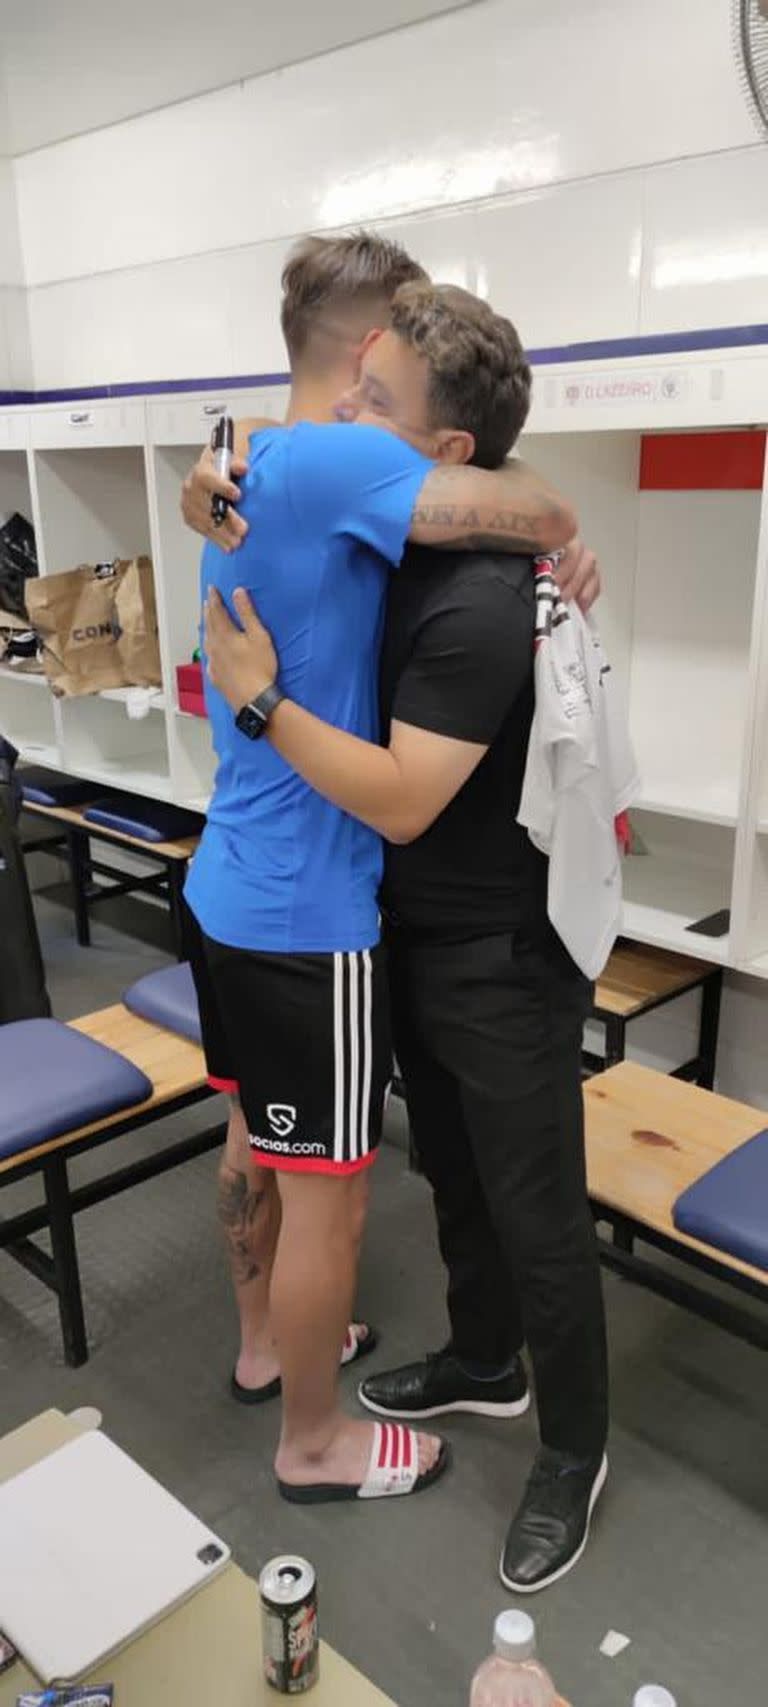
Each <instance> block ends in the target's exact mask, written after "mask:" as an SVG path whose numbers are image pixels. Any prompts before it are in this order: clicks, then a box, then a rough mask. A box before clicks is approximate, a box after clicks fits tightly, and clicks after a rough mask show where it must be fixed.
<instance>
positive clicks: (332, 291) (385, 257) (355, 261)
mask: <svg viewBox="0 0 768 1707" xmlns="http://www.w3.org/2000/svg"><path fill="white" fill-rule="evenodd" d="M418 280H427V274H426V273H425V271H424V268H423V267H420V266H419V263H418V261H414V260H412V259H411V256H410V255H409V254H408V253H407V252H406V250H405V249H403V248H402V247H401V245H400V244H399V243H392V242H390V241H389V239H388V238H385V237H377V236H375V234H374V233H373V232H370V231H357V232H354V233H353V234H352V236H350V237H305V238H304V239H303V240H302V242H300V243H298V244H297V245H296V247H295V248H294V249H293V250H292V251H291V254H290V255H289V257H288V260H287V261H286V264H285V266H284V268H283V277H282V288H283V302H282V310H281V316H280V318H281V324H282V328H283V337H284V338H285V342H286V346H287V349H288V355H289V357H290V360H291V365H294V364H295V363H297V362H301V360H302V358H303V357H304V356H305V355H306V354H307V351H308V348H309V346H310V345H311V342H312V336H313V332H315V331H319V330H322V328H323V324H324V323H328V322H329V321H333V322H335V323H337V324H338V325H342V324H343V325H345V326H346V325H348V327H349V331H350V335H351V336H358V337H363V336H364V334H365V332H367V331H370V330H371V328H372V327H373V326H375V325H377V324H380V323H381V321H382V319H384V320H386V321H388V320H389V311H390V305H391V302H392V298H393V296H394V294H395V291H396V290H398V289H399V288H400V286H401V285H403V284H406V283H408V282H412V281H418Z"/></svg>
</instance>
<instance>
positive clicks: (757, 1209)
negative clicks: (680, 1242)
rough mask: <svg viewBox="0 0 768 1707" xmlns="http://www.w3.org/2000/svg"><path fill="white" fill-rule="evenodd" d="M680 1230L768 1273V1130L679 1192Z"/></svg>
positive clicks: (677, 1217)
mask: <svg viewBox="0 0 768 1707" xmlns="http://www.w3.org/2000/svg"><path fill="white" fill-rule="evenodd" d="M672 1219H673V1221H674V1223H675V1226H676V1228H677V1231H678V1233H686V1234H687V1235H688V1237H689V1238H690V1239H698V1240H699V1242H700V1243H701V1244H705V1245H714V1246H715V1249H716V1250H718V1251H724V1252H725V1254H726V1255H727V1256H729V1257H738V1258H739V1260H740V1261H741V1262H745V1263H749V1264H750V1265H751V1266H752V1267H753V1268H760V1269H765V1271H766V1273H768V1132H766V1131H765V1130H763V1131H762V1132H757V1133H756V1134H755V1136H754V1138H748V1139H747V1142H746V1144H740V1145H739V1146H738V1148H737V1149H736V1150H732V1151H731V1153H730V1155H729V1156H724V1157H723V1159H722V1161H721V1162H716V1163H715V1165H714V1167H713V1168H710V1169H709V1171H708V1173H706V1174H702V1177H701V1179H698V1180H696V1181H695V1182H694V1184H693V1185H689V1186H688V1187H687V1188H686V1190H685V1191H683V1192H681V1193H680V1196H679V1197H678V1199H677V1202H676V1204H675V1206H674V1209H673V1211H672Z"/></svg>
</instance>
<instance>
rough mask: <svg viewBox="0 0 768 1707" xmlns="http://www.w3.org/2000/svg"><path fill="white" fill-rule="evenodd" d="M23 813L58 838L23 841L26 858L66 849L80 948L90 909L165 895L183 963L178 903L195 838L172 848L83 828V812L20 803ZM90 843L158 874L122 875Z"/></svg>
mask: <svg viewBox="0 0 768 1707" xmlns="http://www.w3.org/2000/svg"><path fill="white" fill-rule="evenodd" d="M24 811H25V812H29V813H31V814H32V815H33V816H34V817H35V818H37V819H38V820H42V819H45V820H47V821H48V823H51V824H54V825H56V827H57V830H58V832H59V833H58V835H56V836H49V837H47V838H44V839H41V840H39V841H26V842H25V844H24V851H25V853H34V852H38V853H53V852H54V851H55V850H56V849H57V848H59V847H61V846H62V844H64V845H65V846H66V848H67V851H68V855H69V869H70V876H71V882H72V902H73V907H74V914H75V929H76V932H77V940H78V942H79V943H80V946H81V947H82V948H87V947H88V946H89V944H90V941H91V926H90V916H89V909H90V908H91V907H94V906H96V905H97V904H98V903H99V902H101V901H114V900H116V899H117V898H118V896H121V895H135V894H145V895H146V894H150V895H156V894H158V893H160V894H163V893H165V894H167V897H168V902H169V906H170V912H171V927H172V931H173V944H174V950H175V953H176V955H177V957H178V959H179V960H183V959H184V930H183V910H182V897H183V893H184V883H185V879H186V875H187V866H188V864H189V861H190V859H191V858H192V855H193V853H194V852H195V849H196V847H197V846H198V844H199V840H200V838H199V836H187V837H185V838H183V839H182V840H181V841H177V842H148V841H144V840H142V839H141V838H139V837H138V836H129V835H126V833H125V832H124V831H122V830H109V829H107V828H106V826H103V825H101V824H91V823H89V822H87V821H86V819H85V818H84V816H83V813H84V811H85V807H77V806H39V805H37V804H36V803H33V802H32V801H25V802H24ZM92 841H99V842H107V843H108V842H111V843H112V844H113V845H114V844H115V843H117V844H118V845H119V846H121V847H125V848H130V849H131V851H132V852H133V853H137V854H140V855H141V858H142V859H146V860H149V861H154V862H155V864H159V865H160V867H161V870H160V871H158V872H151V873H149V874H148V875H139V874H137V873H132V872H127V871H122V870H120V868H119V867H117V866H114V865H109V864H108V863H107V862H106V861H104V860H98V859H94V858H93V855H92V853H91V842H92ZM94 874H96V875H98V876H99V877H103V878H107V879H108V882H106V883H99V884H96V883H94V881H93V878H94Z"/></svg>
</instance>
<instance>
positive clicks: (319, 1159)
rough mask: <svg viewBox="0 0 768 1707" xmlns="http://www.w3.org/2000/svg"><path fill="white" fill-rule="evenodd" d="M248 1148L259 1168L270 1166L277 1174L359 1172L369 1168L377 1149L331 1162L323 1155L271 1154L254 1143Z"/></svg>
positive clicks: (339, 1173)
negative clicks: (355, 1158) (347, 1159)
mask: <svg viewBox="0 0 768 1707" xmlns="http://www.w3.org/2000/svg"><path fill="white" fill-rule="evenodd" d="M250 1149H251V1155H252V1157H253V1160H254V1162H255V1163H256V1164H257V1165H258V1166H259V1167H260V1168H272V1169H273V1170H274V1172H275V1173H278V1174H279V1173H285V1174H337V1175H339V1176H341V1175H343V1174H359V1173H362V1170H363V1168H369V1167H370V1166H371V1164H372V1162H375V1160H376V1157H377V1155H378V1151H377V1150H371V1151H370V1153H369V1154H368V1155H367V1156H361V1157H360V1158H359V1159H358V1160H357V1161H356V1162H331V1161H328V1159H327V1158H326V1157H325V1156H271V1155H267V1153H266V1152H262V1151H261V1150H259V1149H257V1147H256V1145H255V1144H252V1145H251V1147H250Z"/></svg>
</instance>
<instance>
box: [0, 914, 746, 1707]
mask: <svg viewBox="0 0 768 1707" xmlns="http://www.w3.org/2000/svg"><path fill="white" fill-rule="evenodd" d="M38 915H39V922H40V929H41V934H42V939H43V944H44V950H45V955H46V961H47V965H48V968H49V973H50V985H51V990H52V994H53V998H54V1002H55V1009H56V1013H57V1015H58V1016H59V1017H61V1018H69V1017H71V1016H74V1015H76V1014H78V1013H82V1012H85V1011H87V1010H89V1009H93V1008H95V1007H98V1006H100V1005H102V1004H105V1003H107V1002H109V1001H111V1000H114V999H116V998H117V996H118V995H119V993H120V991H121V989H122V988H123V986H124V985H125V983H126V982H129V981H130V980H131V979H132V978H134V977H136V976H138V975H139V974H140V973H141V972H142V971H144V970H148V969H149V968H151V967H153V966H155V965H158V964H161V963H162V962H163V960H164V958H165V954H164V946H165V945H164V939H163V926H164V921H163V916H162V914H160V913H159V912H158V911H157V910H155V909H153V908H151V907H147V906H146V905H144V906H142V905H141V904H134V905H133V906H131V904H129V903H125V904H124V911H123V912H122V914H120V915H119V916H118V917H119V922H120V924H121V927H122V928H121V930H120V931H118V930H117V929H116V928H115V923H116V916H115V912H114V910H112V911H111V912H107V913H104V912H102V914H101V915H100V917H99V922H98V923H97V924H96V926H95V931H94V946H93V947H92V948H91V949H90V950H79V949H77V947H76V946H75V945H74V944H73V939H72V924H71V916H70V914H69V912H68V910H67V909H66V907H65V906H64V905H63V904H61V901H60V900H59V899H56V898H51V897H50V894H48V895H47V896H46V898H41V897H38ZM128 932H130V934H127V933H128ZM137 933H138V934H137ZM1 1094H2V1090H1V1088H0V1095H1ZM193 1119H194V1120H197V1121H201V1122H206V1123H207V1122H208V1121H209V1119H210V1107H209V1108H208V1109H205V1108H203V1109H202V1110H197V1111H196V1112H195V1113H194V1114H193V1115H191V1116H181V1117H177V1118H176V1126H177V1129H178V1125H179V1121H181V1122H185V1123H186V1125H187V1127H189V1125H190V1124H191V1121H192V1120H193ZM393 1121H394V1126H393V1129H392V1132H391V1134H390V1136H391V1137H392V1139H393V1142H392V1143H391V1144H390V1145H388V1146H387V1147H386V1148H385V1151H384V1154H383V1156H382V1159H381V1162H380V1164H379V1167H378V1169H377V1175H376V1180H375V1192H374V1204H373V1213H372V1217H371V1224H370V1232H369V1236H368V1240H367V1245H366V1250H365V1256H364V1263H363V1272H362V1279H361V1288H360V1303H361V1308H362V1310H363V1311H364V1312H365V1314H366V1316H367V1317H368V1319H370V1320H371V1321H373V1322H375V1323H376V1324H377V1326H378V1327H379V1328H380V1330H381V1332H382V1347H381V1352H380V1354H379V1355H380V1358H381V1362H382V1366H383V1365H384V1364H385V1363H389V1362H397V1361H400V1360H401V1359H404V1358H405V1357H407V1356H411V1355H413V1354H419V1353H421V1352H422V1351H423V1350H424V1349H425V1348H427V1347H434V1346H436V1345H437V1344H438V1343H439V1342H440V1339H441V1336H442V1335H443V1333H444V1322H443V1313H442V1301H441V1275H440V1269H439V1266H438V1261H437V1256H436V1250H435V1243H434V1237H433V1231H432V1224H431V1218H430V1204H429V1200H428V1197H427V1193H426V1191H425V1189H424V1186H423V1184H422V1182H420V1181H419V1180H418V1179H416V1178H413V1177H412V1176H410V1175H409V1174H408V1172H407V1169H406V1165H405V1156H404V1153H403V1150H402V1137H403V1133H402V1117H401V1115H400V1114H399V1113H398V1112H397V1111H395V1114H394V1115H393ZM157 1141H158V1140H157V1135H155V1136H154V1137H152V1138H150V1137H148V1136H147V1135H146V1134H144V1135H142V1136H141V1139H140V1141H138V1140H131V1139H123V1140H120V1141H119V1143H116V1144H115V1145H114V1146H113V1147H112V1150H113V1156H114V1161H115V1162H117V1161H118V1159H122V1158H123V1156H124V1155H125V1154H127V1153H131V1154H135V1153H137V1151H138V1150H139V1148H140V1147H141V1146H145V1145H149V1144H150V1143H156V1142H157ZM398 1141H399V1142H398ZM118 1152H119V1158H118ZM215 1167H216V1160H215V1157H214V1156H208V1157H205V1158H203V1159H201V1160H199V1161H195V1162H192V1163H189V1164H187V1166H186V1167H184V1168H181V1169H177V1170H175V1171H174V1172H173V1173H170V1174H167V1175H166V1176H165V1177H163V1178H161V1179H159V1180H156V1181H153V1182H151V1183H149V1184H147V1185H144V1186H142V1187H140V1188H137V1189H136V1190H134V1191H133V1192H131V1193H128V1194H126V1195H124V1196H121V1197H118V1198H116V1199H113V1200H112V1201H111V1202H109V1203H106V1204H102V1205H100V1206H99V1207H97V1208H95V1209H92V1210H90V1211H88V1213H86V1214H84V1215H83V1216H82V1217H81V1219H80V1222H79V1246H80V1252H81V1259H82V1271H83V1279H84V1289H85V1298H86V1309H87V1317H88V1327H89V1332H90V1338H91V1347H92V1354H91V1358H90V1362H89V1363H88V1364H87V1365H86V1366H85V1368H83V1369H80V1370H68V1369H66V1368H65V1367H64V1365H63V1362H62V1357H61V1350H60V1343H59V1335H58V1324H57V1316H56V1309H55V1305H54V1302H53V1300H52V1299H51V1298H50V1297H49V1295H48V1294H46V1293H45V1292H44V1291H43V1290H42V1289H41V1288H40V1287H39V1286H38V1285H37V1283H36V1282H35V1281H33V1280H32V1279H31V1278H30V1277H29V1276H28V1275H26V1274H25V1273H23V1272H22V1271H21V1270H20V1269H18V1268H17V1267H16V1265H14V1264H12V1263H11V1262H10V1261H9V1260H8V1258H7V1257H5V1256H3V1255H2V1253H0V1420H1V1421H2V1427H3V1430H6V1429H8V1428H11V1427H13V1426H14V1425H16V1424H18V1423H20V1422H22V1421H23V1420H24V1419H25V1418H27V1417H29V1416H31V1415H33V1414H34V1413H36V1412H37V1411H39V1410H41V1409H42V1408H44V1407H45V1406H48V1405H58V1406H60V1407H62V1408H63V1409H65V1410H68V1409H71V1408H73V1407H74V1406H77V1405H82V1404H86V1403H87V1404H94V1405H96V1406H98V1407H99V1409H100V1410H101V1411H102V1412H103V1415H104V1421H105V1426H106V1428H107V1429H108V1430H109V1432H110V1433H111V1434H112V1435H113V1436H114V1437H115V1439H116V1440H118V1441H119V1442H120V1444H121V1445H123V1446H124V1447H125V1448H127V1449H128V1450H129V1451H130V1452H132V1453H133V1454H134V1455H135V1456H136V1457H137V1458H139V1459H140V1460H141V1462H142V1463H143V1464H144V1465H146V1467H147V1468H148V1469H150V1470H151V1471H153V1472H154V1473H155V1474H156V1475H158V1476H159V1477H160V1478H161V1479H162V1480H163V1481H165V1482H166V1483H167V1484H168V1485H169V1487H171V1488H172V1489H173V1490H174V1491H175V1492H176V1493H177V1494H178V1495H179V1496H180V1497H181V1498H182V1499H184V1500H186V1501H187V1502H188V1503H189V1504H190V1505H192V1506H193V1507H194V1508H195V1509H196V1510H197V1511H199V1512H200V1514H201V1515H202V1516H204V1517H205V1518H206V1519H207V1520H208V1521H209V1522H210V1523H211V1524H212V1525H213V1526H214V1527H215V1528H217V1529H218V1530H219V1531H220V1532H221V1533H222V1534H223V1535H224V1536H225V1537H226V1539H227V1540H228V1541H229V1542H230V1543H231V1545H232V1547H233V1549H234V1552H235V1554H236V1557H237V1558H238V1560H239V1561H240V1563H241V1564H242V1565H243V1566H244V1567H245V1568H246V1569H247V1570H249V1571H251V1572H256V1571H257V1570H258V1568H259V1565H260V1564H261V1563H262V1562H263V1561H264V1560H265V1559H266V1558H268V1557H269V1556H270V1555H272V1554H273V1553H275V1552H277V1551H283V1550H288V1551H297V1552H300V1553H303V1554H305V1555H306V1556H307V1557H309V1558H310V1559H311V1560H313V1561H314V1563H315V1565H316V1567H317V1570H318V1573H319V1579H320V1585H321V1595H322V1625H323V1631H324V1634H325V1635H326V1636H327V1637H328V1639H329V1640H330V1641H331V1642H332V1643H333V1644H334V1646H336V1647H337V1648H339V1649H340V1650H341V1651H342V1652H343V1653H344V1654H345V1655H347V1656H348V1658H350V1659H351V1660H353V1661H354V1662H355V1663H356V1664H358V1665H359V1666H360V1667H361V1668H362V1669H364V1670H365V1671H366V1672H367V1673H368V1675H369V1676H371V1677H372V1678H373V1679H374V1680H375V1682H376V1683H378V1684H379V1685H380V1687H381V1688H382V1689H383V1690H385V1691H386V1692H387V1693H388V1694H389V1695H391V1696H392V1697H393V1698H394V1700H395V1701H396V1702H398V1703H399V1704H400V1707H434V1703H435V1702H438V1701H439V1702H441V1703H444V1704H445V1707H462V1704H463V1703H465V1702H466V1701H467V1699H468V1682H469V1678H470V1675H471V1672H472V1669H473V1666H474V1664H475V1663H476V1662H477V1661H478V1660H479V1659H480V1658H481V1657H482V1656H483V1655H484V1653H485V1652H486V1650H487V1647H488V1633H489V1627H490V1624H491V1620H492V1618H493V1616H494V1614H495V1613H496V1612H497V1611H498V1610H499V1609H500V1608H501V1607H502V1606H503V1605H504V1604H505V1600H506V1597H505V1594H504V1591H503V1590H502V1588H501V1587H500V1585H499V1583H498V1580H497V1577H496V1566H497V1558H498V1553H499V1549H500V1545H501V1541H502V1536H503V1532H504V1528H505V1523H506V1520H507V1518H508V1515H509V1514H510V1512H511V1510H512V1508H513V1506H514V1504H515V1502H516V1499H517V1497H518V1494H519V1491H520V1488H521V1485H522V1482H523V1480H524V1477H525V1475H526V1472H527V1468H528V1465H529V1462H530V1459H531V1455H532V1452H533V1450H534V1444H535V1431H534V1422H533V1420H532V1419H531V1418H528V1419H526V1420H524V1421H523V1422H518V1423H506V1424H496V1423H487V1422H485V1423H483V1422H480V1421H472V1420H470V1419H462V1420H457V1421H456V1422H455V1423H453V1424H451V1425H450V1428H449V1432H450V1435H451V1438H452V1439H453V1441H454V1445H455V1449H456V1464H455V1470H454V1472H453V1474H452V1476H451V1478H450V1481H448V1482H446V1483H445V1484H443V1485H442V1486H441V1487H439V1488H437V1489H435V1490H433V1491H431V1492H430V1493H429V1494H427V1495H425V1496H423V1497H421V1498H418V1499H414V1500H412V1501H392V1502H384V1503H383V1504H381V1505H378V1506H359V1507H354V1506H351V1507H345V1506H342V1507H339V1508H322V1507H321V1508H318V1509H316V1510H314V1511H312V1510H309V1511H306V1512H302V1511H300V1510H297V1509H295V1508H292V1507H289V1506H285V1505H283V1504H282V1503H281V1502H280V1500H279V1499H278V1497H277V1495H276V1493H275V1490H274V1486H273V1483H272V1478H271V1474H270V1454H271V1450H272V1446H273V1443H274V1439H275V1430H276V1426H277V1416H276V1414H275V1411H274V1410H273V1409H269V1410H265V1411H263V1412H257V1413H251V1412H247V1411H243V1410H241V1409H239V1408H238V1407H237V1406H235V1405H234V1404H233V1403H232V1402H231V1400H230V1399H229V1397H228V1394H227V1376H228V1372H229V1368H230V1364H231V1358H232V1354H233V1352H234V1347H235V1335H234V1323H233V1316H232V1310H231V1307H230V1300H229V1296H228V1290H227V1277H226V1273H225V1269H224V1264H223V1261H222V1257H221V1253H220V1250H219V1246H218V1240H217V1236H216V1230H215V1226H214V1219H213V1211H212V1203H213V1180H214V1173H215ZM93 1169H94V1160H93V1158H88V1159H86V1160H84V1161H81V1162H80V1163H78V1164H77V1165H76V1167H75V1169H74V1170H73V1172H74V1173H75V1174H76V1175H77V1176H78V1177H82V1176H85V1175H87V1174H88V1173H89V1172H92V1171H93ZM25 1192H28V1188H27V1187H26V1186H25V1187H23V1188H22V1187H16V1188H15V1190H14V1192H13V1194H12V1193H11V1192H10V1191H8V1192H6V1193H5V1201H4V1204H3V1208H4V1210H6V1211H7V1212H9V1211H10V1209H11V1197H12V1195H13V1197H14V1198H15V1200H16V1201H17V1202H20V1201H22V1197H23V1194H24V1193H25ZM606 1294H607V1303H608V1314H609V1323H610V1336H611V1349H612V1369H613V1432H612V1444H611V1469H612V1475H611V1479H610V1482H609V1485H608V1488H607V1491H606V1494H605V1496H604V1500H603V1503H602V1506H601V1508H600V1510H599V1516H598V1519H597V1521H596V1524H595V1530H594V1536H593V1540H592V1543H591V1545H590V1547H589V1549H588V1551H587V1553H586V1555H585V1557H584V1559H583V1561H582V1563H581V1565H580V1566H579V1567H578V1569H577V1570H575V1571H574V1572H573V1573H572V1574H571V1575H570V1576H569V1577H568V1578H567V1579H566V1580H565V1581H564V1582H563V1583H561V1584H560V1585H558V1586H557V1587H556V1588H554V1589H552V1590H550V1592H549V1593H548V1594H545V1595H543V1596H539V1597H538V1598H537V1600H536V1602H535V1604H534V1603H531V1605H530V1610H532V1611H534V1612H535V1616H536V1620H537V1625H538V1630H539V1641H540V1649H541V1652H542V1655H543V1656H544V1657H545V1658H546V1660H547V1661H548V1663H549V1664H550V1666H551V1668H552V1671H553V1673H554V1675H555V1677H556V1678H557V1680H558V1682H559V1685H560V1687H561V1689H562V1690H563V1692H564V1693H565V1694H566V1695H567V1696H568V1698H569V1699H570V1700H571V1701H572V1702H573V1704H574V1707H625V1704H628V1703H630V1702H631V1699H632V1694H633V1691H634V1689H635V1688H636V1686H637V1685H638V1684H639V1683H641V1682H643V1681H648V1680H655V1681H658V1682H663V1683H666V1684H667V1686H668V1687H669V1688H671V1689H672V1690H673V1691H674V1693H675V1694H676V1696H677V1699H678V1707H720V1704H721V1703H723V1702H726V1701H727V1702H729V1703H730V1702H733V1701H735V1700H736V1699H737V1698H738V1699H739V1700H740V1701H744V1702H747V1701H749V1702H752V1703H755V1704H757V1703H758V1702H759V1703H762V1702H764V1701H765V1699H766V1686H765V1676H766V1662H765V1628H764V1620H765V1597H766V1586H768V1527H766V1508H767V1507H768V1407H767V1406H766V1400H767V1399H768V1363H767V1362H766V1359H765V1357H764V1356H762V1355H761V1354H760V1353H759V1352H757V1351H754V1350H752V1349H750V1348H749V1347H747V1346H746V1345H744V1344H742V1343H739V1342H737V1341H735V1340H733V1339H730V1338H728V1337H726V1336H725V1335H724V1334H723V1333H721V1332H720V1331H719V1330H717V1329H715V1328H713V1327H709V1326H706V1325H704V1324H703V1323H701V1322H699V1321H698V1320H696V1319H694V1318H693V1317H691V1316H688V1315H685V1314H683V1313H682V1312H681V1311H679V1310H678V1309H676V1308H674V1307H673V1306H671V1305H667V1304H665V1303H663V1302H661V1301H660V1300H657V1299H653V1298H651V1297H649V1296H647V1295H645V1294H643V1293H641V1292H639V1291H637V1290H636V1289H634V1288H632V1287H630V1286H627V1285H625V1284H622V1283H621V1282H619V1281H617V1280H615V1279H613V1278H610V1277H609V1278H608V1279H607V1281H606ZM347 1386H348V1390H349V1394H350V1401H352V1399H353V1393H354V1383H353V1381H352V1379H351V1377H349V1376H348V1377H347ZM610 1628H613V1629H616V1630H619V1631H622V1632H624V1633H625V1634H626V1635H628V1636H630V1637H631V1639H632V1645H631V1646H630V1648H629V1649H628V1650H627V1651H626V1652H625V1653H624V1654H623V1655H622V1656H621V1657H620V1658H619V1659H617V1660H615V1661H611V1660H608V1659H605V1658H603V1657H601V1656H600V1655H599V1653H598V1647H599V1644H600V1642H601V1640H602V1638H603V1636H604V1635H605V1633H606V1631H607V1630H609V1629H610ZM254 1699H255V1697H254ZM122 1707H139V1704H138V1703H136V1704H134V1703H124V1704H122ZM141 1707H145V1704H143V1703H142V1704H141Z"/></svg>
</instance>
